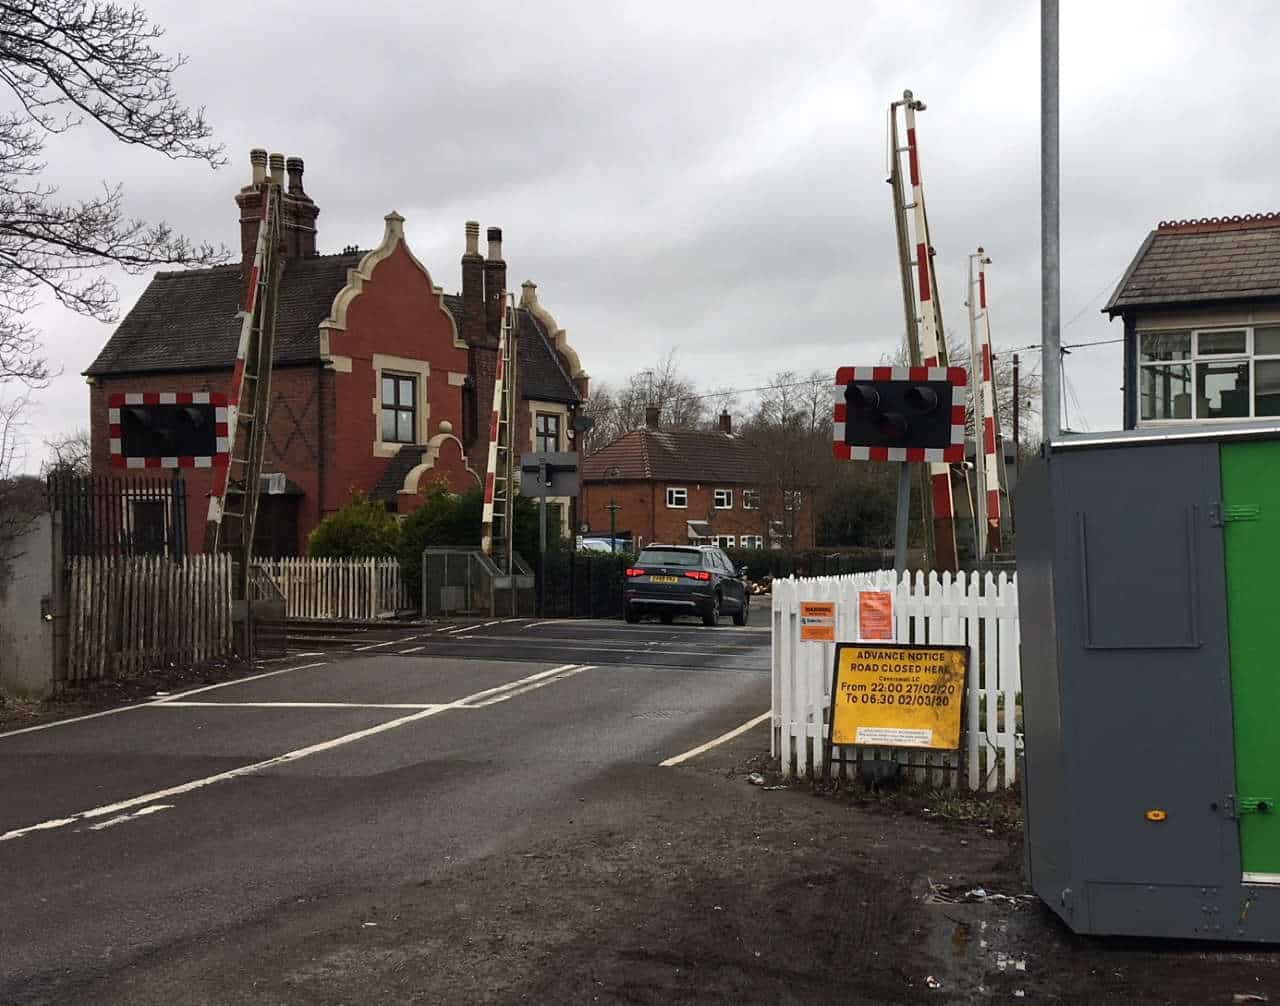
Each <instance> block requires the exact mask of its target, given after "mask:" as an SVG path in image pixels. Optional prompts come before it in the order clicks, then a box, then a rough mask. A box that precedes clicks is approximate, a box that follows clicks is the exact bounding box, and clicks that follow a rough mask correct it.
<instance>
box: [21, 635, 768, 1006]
mask: <svg viewBox="0 0 1280 1006" xmlns="http://www.w3.org/2000/svg"><path fill="white" fill-rule="evenodd" d="M384 637H385V638H384ZM335 645H336V644H335ZM768 645H769V634H768V631H767V630H761V629H750V628H749V629H745V630H742V629H734V628H731V627H729V626H727V625H726V626H722V627H720V628H717V629H705V628H703V627H701V626H695V625H692V624H689V625H679V624H677V625H675V626H659V625H641V626H624V625H622V624H621V623H618V622H552V623H535V622H532V621H530V620H519V621H502V620H494V621H490V622H488V623H486V622H458V623H454V624H452V625H449V626H438V627H429V628H424V627H416V628H413V629H407V630H400V631H383V632H381V633H380V634H375V635H372V636H362V637H361V638H360V639H359V640H358V641H355V642H351V641H350V640H348V641H346V647H347V648H346V649H345V650H344V651H343V652H336V651H333V650H329V651H325V652H321V653H318V654H317V653H316V651H314V650H311V651H307V653H306V655H294V656H291V657H290V658H289V659H287V660H285V661H282V662H279V663H278V664H275V665H272V669H271V670H270V671H268V672H267V673H265V674H263V675H261V676H258V677H256V678H252V679H244V680H241V681H234V682H227V683H224V684H220V685H214V686H209V687H206V688H202V689H195V690H192V691H188V692H185V693H182V694H179V695H173V696H161V697H159V698H157V700H155V701H153V702H148V703H145V704H142V705H138V706H133V707H128V708H125V709H123V710H115V711H111V712H108V713H107V714H100V715H95V716H92V717H87V718H83V719H80V720H78V721H63V722H60V723H53V724H48V725H43V726H39V727H35V728H31V729H29V730H19V731H11V732H9V733H4V734H0V889H2V890H3V901H4V905H5V910H4V912H2V913H0V948H3V951H2V953H0V1002H4V1003H7V1004H9V1003H37V1002H57V1003H72V1002H102V1001H121V999H120V997H121V995H123V994H124V993H123V992H122V990H123V989H128V993H127V999H128V1001H132V1002H188V1001H191V1002H204V1001H209V1002H216V1001H229V999H230V998H231V997H230V995H229V993H228V988H229V986H228V987H224V988H223V989H222V991H221V992H215V991H213V990H210V989H201V988H198V987H190V986H187V985H174V984H172V982H173V981H174V980H175V979H172V978H171V977H166V976H171V975H172V973H173V972H172V971H171V969H170V966H171V965H172V964H173V962H175V961H178V960H186V961H191V960H196V959H200V958H202V957H203V956H205V955H221V957H222V958H226V957H227V956H228V955H232V956H234V954H233V953H232V952H233V951H235V952H238V949H239V948H241V947H243V949H244V952H245V953H252V952H253V951H254V950H255V948H256V949H257V950H261V949H262V947H263V946H266V945H269V944H270V943H271V941H272V940H273V939H275V937H276V934H278V932H280V931H281V930H282V929H283V928H287V927H288V926H289V925H290V924H291V922H290V920H291V918H293V917H295V916H297V915H298V913H306V912H309V911H311V910H313V909H314V907H315V906H316V905H323V904H332V905H337V904H343V905H349V904H350V901H351V899H352V898H361V897H369V896H373V895H376V894H379V893H385V892H387V891H391V890H396V889H399V888H401V887H403V886H404V885H408V884H422V883H425V882H431V880H432V878H439V877H443V876H447V875H448V874H449V873H450V872H451V871H455V870H457V869H460V868H463V867H465V866H467V865H468V864H474V863H476V862H477V861H480V860H482V859H483V858H485V857H488V856H492V855H494V854H498V853H510V852H511V851H512V849H513V848H515V847H517V846H518V845H520V844H521V843H529V842H536V841H541V840H544V839H549V838H554V837H555V836H556V835H557V833H558V832H559V831H560V830H561V829H563V828H564V827H565V822H566V821H567V820H570V819H572V817H573V815H574V814H575V813H576V812H577V811H578V809H579V808H580V806H581V803H582V800H583V799H584V798H583V797H582V796H581V794H582V793H584V792H588V791H590V790H591V788H592V786H594V785H597V784H598V783H599V782H600V781H601V780H604V779H607V778H609V777H610V776H611V774H614V773H616V772H617V771H619V769H625V768H627V767H633V766H641V767H654V768H656V766H657V765H658V763H659V762H661V761H663V760H664V759H667V758H669V757H671V756H673V755H678V754H680V753H681V752H684V751H686V750H688V749H690V748H694V747H696V746H698V745H701V744H703V743H704V742H707V741H709V740H712V739H714V738H716V737H718V736H720V735H722V734H723V733H725V732H726V731H729V730H731V729H733V728H735V727H738V726H740V725H742V724H744V723H746V722H748V721H750V720H753V719H755V718H757V717H759V716H760V715H761V714H762V713H764V712H766V711H767V710H768V707H769V677H768V659H769V650H768ZM663 771H671V770H663ZM243 977H244V982H246V983H247V984H243V985H241V984H236V985H235V988H237V989H238V990H240V991H242V992H244V993H245V994H246V996H248V997H249V998H252V995H251V993H252V989H253V987H254V985H253V983H254V981H255V979H254V976H253V975H251V974H250V975H245V976H243ZM229 980H230V976H228V981H229ZM237 1001H238V999H237ZM264 1001H273V1000H269V997H268V1000H264Z"/></svg>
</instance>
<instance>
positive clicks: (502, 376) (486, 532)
mask: <svg viewBox="0 0 1280 1006" xmlns="http://www.w3.org/2000/svg"><path fill="white" fill-rule="evenodd" d="M503 310H504V311H505V310H506V297H505V296H504V297H503ZM507 328H508V326H507V325H502V326H501V328H500V330H499V333H498V364H497V367H495V368H494V378H493V409H492V411H491V412H490V414H489V456H488V461H487V463H486V464H485V469H484V471H485V475H484V511H483V513H482V516H481V519H480V549H481V551H483V552H484V554H485V555H492V554H493V494H494V488H495V484H496V482H497V478H498V428H499V425H500V424H499V421H498V417H499V412H500V411H501V409H502V396H503V392H504V389H505V387H506V378H507V375H506V373H505V370H506V359H507V338H508V331H507ZM512 334H513V333H512ZM508 418H509V419H510V418H512V417H508ZM510 494H511V487H510V486H508V487H507V495H508V496H510ZM508 506H510V501H508ZM507 519H508V520H510V514H509V513H508V515H507Z"/></svg>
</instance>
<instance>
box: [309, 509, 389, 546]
mask: <svg viewBox="0 0 1280 1006" xmlns="http://www.w3.org/2000/svg"><path fill="white" fill-rule="evenodd" d="M399 544H400V526H399V524H397V523H396V519H395V517H394V515H392V514H390V513H388V512H387V508H386V507H385V506H384V505H383V504H382V503H379V502H377V501H376V500H370V499H366V498H365V497H363V496H356V497H355V498H354V499H352V501H351V502H350V503H348V504H347V505H346V506H344V507H343V508H342V509H341V510H339V511H338V512H337V513H333V514H330V515H329V516H328V517H326V518H325V519H324V520H322V521H321V522H320V524H319V526H318V527H317V528H316V529H315V530H314V531H312V532H311V538H310V540H309V541H308V542H307V554H308V555H310V556H311V557H312V558H315V559H369V558H376V557H379V556H384V555H395V554H396V549H397V548H398V547H399Z"/></svg>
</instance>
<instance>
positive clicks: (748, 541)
mask: <svg viewBox="0 0 1280 1006" xmlns="http://www.w3.org/2000/svg"><path fill="white" fill-rule="evenodd" d="M738 540H739V541H740V542H741V543H742V547H743V548H764V535H759V534H744V535H742V536H740V538H739V539H738Z"/></svg>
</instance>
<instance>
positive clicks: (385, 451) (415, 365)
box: [372, 353, 431, 458]
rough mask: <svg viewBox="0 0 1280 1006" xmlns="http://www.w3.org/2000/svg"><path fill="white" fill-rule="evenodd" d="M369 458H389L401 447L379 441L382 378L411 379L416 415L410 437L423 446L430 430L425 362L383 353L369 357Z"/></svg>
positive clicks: (380, 438)
mask: <svg viewBox="0 0 1280 1006" xmlns="http://www.w3.org/2000/svg"><path fill="white" fill-rule="evenodd" d="M372 362H373V456H374V457H376V458H389V457H393V456H394V455H395V454H397V453H399V451H400V448H401V447H404V446H405V445H404V444H402V443H400V442H399V441H395V442H392V441H384V440H383V439H382V375H383V372H384V371H385V373H386V375H387V376H388V377H413V378H416V381H415V382H414V384H415V388H416V396H417V399H418V400H417V401H416V402H415V403H414V405H415V407H416V409H417V412H416V415H415V417H414V425H415V426H416V427H417V428H416V429H415V430H414V433H413V442H414V443H415V444H425V443H426V442H427V430H428V429H429V428H430V426H429V420H430V418H431V403H430V401H428V398H427V381H428V379H429V378H430V377H431V364H430V363H429V362H427V361H426V360H412V359H409V358H408V357H404V356H390V355H388V354H386V353H374V354H373V361H372Z"/></svg>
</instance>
